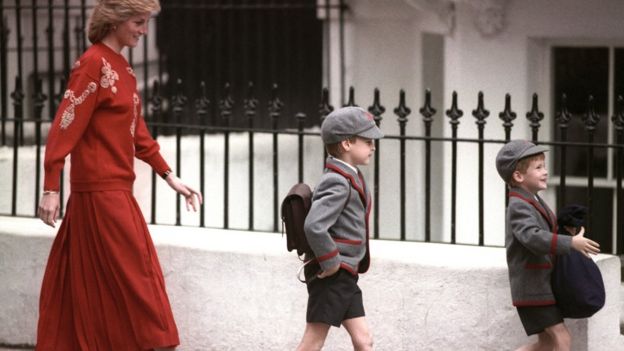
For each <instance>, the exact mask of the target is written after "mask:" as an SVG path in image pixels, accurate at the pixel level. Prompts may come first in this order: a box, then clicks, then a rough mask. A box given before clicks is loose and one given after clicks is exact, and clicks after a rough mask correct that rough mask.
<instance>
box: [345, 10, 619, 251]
mask: <svg viewBox="0 0 624 351" xmlns="http://www.w3.org/2000/svg"><path fill="white" fill-rule="evenodd" d="M348 4H349V6H350V9H351V12H350V14H349V17H348V22H347V23H348V24H349V26H350V27H349V31H350V33H352V35H351V36H347V43H349V41H351V42H352V44H350V45H351V46H352V47H349V50H348V51H347V59H348V62H347V67H348V68H349V69H348V74H347V76H348V79H347V85H351V84H352V85H354V86H356V87H358V89H359V90H358V92H360V91H361V90H362V88H361V87H363V88H365V89H369V90H370V89H372V87H373V86H376V85H377V84H379V85H380V87H383V89H382V94H383V95H382V98H383V99H384V100H385V101H387V98H386V95H388V93H387V92H389V94H395V92H396V91H398V89H400V88H405V87H410V88H412V89H415V91H412V90H411V89H408V88H406V90H407V92H408V95H407V96H408V98H407V100H408V104H409V105H410V107H412V115H411V116H410V122H409V124H411V126H412V128H414V129H413V130H412V131H413V132H414V133H415V134H416V135H420V134H421V133H422V128H421V125H422V122H421V121H420V120H421V117H420V115H419V114H418V111H417V110H418V108H420V107H421V106H422V102H423V98H422V95H423V94H424V88H426V85H428V84H427V82H426V75H422V74H421V73H420V72H419V67H422V66H423V60H422V57H425V58H426V57H427V52H422V50H423V49H424V48H423V46H422V37H423V36H424V35H427V33H437V34H440V35H443V36H444V49H443V55H442V56H441V57H439V60H440V61H441V62H443V75H444V77H443V83H442V90H443V103H442V104H438V105H437V106H434V107H436V108H437V110H438V113H437V115H436V116H435V118H437V119H442V120H443V121H444V122H443V130H442V132H441V133H440V136H447V137H450V136H451V128H450V126H449V124H448V118H447V117H446V116H445V115H444V111H445V110H446V109H448V108H449V107H450V103H451V101H450V100H451V94H452V92H453V91H457V92H458V93H459V108H460V109H462V110H463V111H464V116H463V117H462V118H461V119H460V125H459V134H458V135H459V137H465V138H476V137H477V126H476V125H475V118H474V117H473V116H472V110H473V109H475V108H476V106H477V94H478V92H479V91H483V93H484V96H485V106H486V108H487V109H488V110H489V111H490V116H489V117H488V118H487V124H486V127H485V138H487V139H504V130H503V128H502V121H501V120H500V119H499V117H498V114H499V112H501V111H502V110H503V108H504V99H505V94H506V93H510V94H511V96H512V109H513V111H515V112H516V113H517V118H516V120H515V121H514V128H513V132H512V138H531V130H530V128H529V123H528V121H527V120H526V117H525V114H526V112H528V111H529V110H530V109H531V96H532V94H533V93H534V92H537V93H538V95H539V98H540V99H539V107H540V110H541V111H542V112H544V114H545V118H544V120H543V121H542V128H540V133H539V138H540V139H542V140H550V139H551V137H550V135H551V128H550V125H551V123H552V113H553V111H552V106H551V102H550V101H551V99H552V97H551V95H550V94H551V86H550V85H551V79H550V72H551V70H550V54H549V52H550V47H551V46H552V45H553V44H557V43H558V44H561V43H566V45H571V44H572V45H581V44H583V45H588V44H596V43H602V44H604V43H610V44H611V45H613V44H614V43H620V44H619V45H621V44H623V43H624V35H622V32H621V30H620V29H619V28H620V27H621V19H622V17H623V15H624V3H623V2H621V1H619V0H599V1H584V0H555V1H539V0H528V1H518V0H516V1H514V0H500V1H478V0H474V1H471V0H464V1H448V2H442V1H441V2H437V3H432V2H428V1H421V0H384V1H375V2H372V1H366V0H352V1H349V2H348ZM451 4H452V5H454V9H453V7H449V6H451ZM498 4H502V9H503V11H502V12H497V11H498V10H497V9H496V5H498ZM488 5H490V7H488ZM492 6H494V7H492ZM492 9H494V10H493V11H492V12H491V14H494V15H495V14H502V16H503V27H502V30H501V31H500V32H498V33H495V34H490V35H484V34H482V32H481V31H480V30H479V29H478V26H477V25H476V24H475V23H476V21H477V19H478V18H479V17H480V16H484V13H486V12H487V11H489V10H492ZM481 18H486V19H493V17H491V15H490V17H488V16H487V15H486V16H485V17H481ZM425 62H426V61H425ZM415 65H416V66H415ZM360 67H361V68H360ZM360 72H361V73H360ZM358 96H361V93H359V95H358ZM393 99H394V100H393ZM360 100H361V98H360ZM390 101H391V104H388V103H386V108H387V112H386V119H385V121H384V127H385V128H386V129H385V130H387V131H388V132H389V133H395V132H396V130H397V129H396V128H397V127H396V122H394V121H392V123H390V122H391V121H390V119H395V117H394V116H393V115H392V114H391V109H388V107H389V106H392V108H394V106H396V102H395V101H396V98H395V97H393V96H391V97H390ZM391 117H392V118H391ZM409 124H408V125H409ZM499 148H500V145H497V144H489V145H486V146H485V151H484V174H485V189H484V196H485V213H486V214H487V215H488V216H487V217H486V218H485V223H484V225H485V228H484V232H485V242H486V244H491V245H502V244H503V243H504V229H503V228H504V201H505V199H504V185H503V183H502V181H501V180H500V179H499V177H498V174H497V173H496V169H495V167H494V159H495V156H496V153H497V151H498V150H499ZM477 150H478V148H477V145H476V144H473V143H460V144H459V146H458V152H459V162H458V169H459V170H460V174H459V176H458V182H459V184H458V189H457V191H458V197H457V201H458V202H457V209H458V214H457V225H456V227H457V228H461V233H458V237H457V239H458V241H459V242H466V243H476V239H475V236H474V233H475V232H477V231H478V206H477V200H478V195H479V189H478V153H477ZM410 151H413V152H414V155H416V156H412V160H416V161H413V162H414V164H413V166H414V167H418V162H419V160H418V155H422V146H421V143H414V144H413V145H412V146H411V150H410ZM437 162H438V163H439V164H442V165H443V167H444V170H443V172H442V173H441V178H442V179H441V180H442V184H441V185H440V186H439V187H438V189H439V192H438V194H436V196H437V197H438V198H439V199H437V200H438V201H437V202H435V203H434V206H440V207H442V208H443V210H442V211H439V212H436V213H439V217H438V218H434V222H435V223H440V224H441V230H440V232H437V233H436V235H439V236H441V237H442V238H443V239H444V240H449V238H450V226H449V223H450V211H451V210H450V206H451V203H450V199H451V183H450V169H451V166H450V164H451V152H450V144H449V143H444V153H443V157H442V159H441V160H437ZM389 167H390V168H388V169H392V168H393V167H396V165H395V164H392V165H389ZM550 168H551V169H552V168H553V166H552V165H551V167H550ZM408 179H409V182H410V185H411V186H412V188H410V195H409V196H408V198H418V199H422V197H423V194H422V190H420V189H422V182H423V173H422V172H416V173H410V177H409V178H408ZM384 185H385V184H384ZM387 186H390V188H389V189H391V191H392V192H393V193H398V188H397V185H396V184H388V185H386V189H388V188H387ZM412 191H414V192H412ZM543 196H544V197H545V198H546V200H547V201H548V203H550V204H552V205H553V208H554V204H555V196H554V192H553V191H552V190H549V191H546V192H545V193H544V194H543ZM421 203H422V201H416V202H414V203H412V204H410V206H411V207H410V211H411V212H410V213H411V214H412V215H413V217H414V218H417V221H420V222H422V221H421V218H422V217H421V215H422V205H421ZM393 205H394V204H392V205H391V207H389V208H388V209H387V211H388V213H395V212H396V208H394V207H392V206H393ZM421 224H422V223H414V225H413V226H410V228H414V233H416V234H415V235H419V233H421V232H422V228H421V227H422V225H421ZM390 225H391V224H390ZM391 227H392V226H391ZM392 228H395V227H392ZM417 237H418V236H417Z"/></svg>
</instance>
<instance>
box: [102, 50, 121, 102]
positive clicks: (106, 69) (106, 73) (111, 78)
mask: <svg viewBox="0 0 624 351" xmlns="http://www.w3.org/2000/svg"><path fill="white" fill-rule="evenodd" d="M102 64H103V65H102V78H100V86H101V87H102V88H104V89H106V88H108V87H110V88H111V91H112V92H113V94H115V93H117V87H116V86H115V81H117V80H119V75H118V74H117V72H115V71H114V70H113V68H112V67H111V64H110V63H108V61H106V59H105V58H103V57H102Z"/></svg>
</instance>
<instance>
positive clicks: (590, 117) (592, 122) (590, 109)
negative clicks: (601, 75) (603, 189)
mask: <svg viewBox="0 0 624 351" xmlns="http://www.w3.org/2000/svg"><path fill="white" fill-rule="evenodd" d="M587 105H588V106H587V113H586V114H585V115H584V116H583V119H584V122H585V129H586V130H587V142H588V143H589V146H587V208H588V211H587V230H586V233H591V232H592V231H591V229H592V222H593V212H594V209H593V194H594V145H593V143H594V133H595V131H596V126H597V125H598V121H599V120H600V116H599V115H598V114H597V113H596V110H595V100H594V97H593V96H592V95H590V96H589V99H588V103H587Z"/></svg>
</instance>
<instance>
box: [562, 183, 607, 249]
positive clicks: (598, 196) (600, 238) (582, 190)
mask: <svg viewBox="0 0 624 351" xmlns="http://www.w3.org/2000/svg"><path fill="white" fill-rule="evenodd" d="M558 191H559V190H558ZM566 201H567V203H566V204H563V205H564V206H565V205H569V204H579V205H583V206H587V188H586V187H575V186H567V187H566ZM592 204H593V207H594V208H592V209H591V216H592V220H591V228H590V229H588V228H587V227H586V228H585V229H586V231H585V233H586V234H585V236H586V237H588V238H590V239H592V240H595V241H597V242H599V243H600V250H601V251H602V252H604V253H611V252H612V250H613V238H612V237H613V190H612V189H609V188H594V192H593V198H592ZM586 220H587V219H586Z"/></svg>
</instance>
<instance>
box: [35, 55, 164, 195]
mask: <svg viewBox="0 0 624 351" xmlns="http://www.w3.org/2000/svg"><path fill="white" fill-rule="evenodd" d="M159 150H160V147H159V145H158V143H157V142H156V141H155V140H154V139H152V137H151V135H150V133H149V131H148V130H147V127H146V125H145V121H144V119H143V114H142V111H141V100H140V98H139V94H138V92H137V83H136V77H135V75H134V72H133V71H132V68H131V67H130V65H129V64H128V62H127V61H126V59H125V58H124V57H123V56H122V55H121V54H119V53H117V52H115V51H113V50H112V49H110V48H109V47H107V46H106V45H104V44H102V43H98V44H95V45H93V46H91V47H90V48H89V49H88V50H87V51H86V52H85V53H84V54H83V55H82V57H80V59H79V60H78V61H76V63H75V64H74V67H73V69H72V72H71V75H70V78H69V82H68V85H67V90H66V91H65V94H64V96H63V100H62V101H61V104H60V106H59V108H58V111H57V113H56V117H55V118H54V121H53V122H52V125H51V127H50V133H49V134H48V141H47V144H46V151H45V161H44V168H45V179H44V185H43V188H44V190H54V191H57V190H59V188H60V173H61V171H62V169H63V166H64V164H65V158H66V157H67V155H68V154H70V153H71V173H70V182H71V190H72V191H102V190H128V191H132V184H133V182H134V179H135V174H134V156H136V157H138V158H139V159H141V160H143V161H145V162H147V163H148V164H149V165H150V166H151V167H152V168H153V169H154V170H155V171H156V172H157V173H158V174H161V175H162V174H163V173H164V172H166V171H167V170H168V169H169V166H168V165H167V162H166V161H165V160H164V159H163V158H162V156H161V155H160V152H159Z"/></svg>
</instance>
